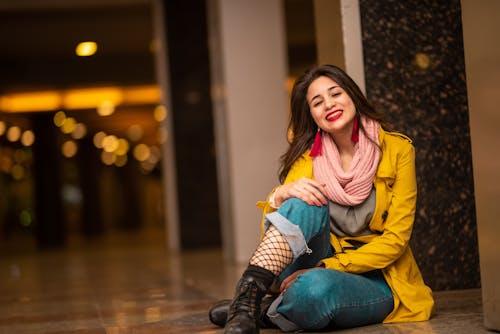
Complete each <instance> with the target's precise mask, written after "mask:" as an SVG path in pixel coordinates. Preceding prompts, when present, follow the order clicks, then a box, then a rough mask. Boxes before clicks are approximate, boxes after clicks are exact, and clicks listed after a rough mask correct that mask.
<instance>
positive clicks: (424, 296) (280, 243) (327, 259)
mask: <svg viewBox="0 0 500 334" xmlns="http://www.w3.org/2000/svg"><path fill="white" fill-rule="evenodd" d="M382 125H385V124H384V123H383V118H382V115H380V114H379V113H377V112H376V111H375V110H374V109H373V108H372V107H371V106H370V105H369V103H368V101H367V100H366V98H365V97H364V96H363V94H362V93H361V91H360V89H359V87H358V86H357V85H356V84H355V83H354V81H353V80H352V79H351V78H350V77H349V76H348V75H347V74H346V73H344V72H343V71H342V70H341V69H339V68H337V67H335V66H331V65H323V66H319V67H316V68H314V69H312V70H310V71H308V72H306V73H305V74H304V75H303V76H302V77H301V78H299V79H298V80H297V81H296V83H295V85H294V87H293V91H292V97H291V119H290V124H289V127H290V130H291V133H292V134H293V138H292V139H291V142H290V146H289V148H288V150H287V152H286V153H285V154H284V155H283V157H282V159H281V170H280V182H281V183H282V184H281V185H280V186H278V187H277V188H275V189H274V190H273V191H272V192H271V194H270V196H269V197H268V200H267V201H266V202H260V203H259V206H260V207H262V208H263V210H264V221H263V226H264V231H265V233H264V234H263V238H262V240H261V242H260V244H259V246H258V247H257V250H256V251H255V253H254V254H253V256H252V257H251V259H250V263H249V266H248V268H247V269H246V270H245V272H244V273H243V275H242V278H241V279H240V281H239V283H238V286H237V288H236V294H235V296H234V298H233V300H232V301H230V302H220V303H218V304H216V305H214V307H213V308H212V309H211V310H210V318H211V320H212V322H214V323H216V324H219V325H224V323H225V333H258V332H259V327H261V326H262V324H264V325H266V324H267V325H269V324H274V325H276V326H278V327H279V328H281V329H282V330H284V331H296V330H325V329H333V328H346V327H356V326H362V325H367V324H372V323H379V322H385V323H389V322H402V321H420V320H427V319H429V317H430V316H431V313H432V309H433V305H434V301H433V297H432V292H431V290H430V289H429V288H428V287H427V286H426V285H425V284H424V282H423V280H422V276H421V274H420V271H419V269H418V267H417V264H416V262H415V259H414V257H413V255H412V252H411V249H410V246H409V240H410V235H411V231H412V227H413V221H414V215H415V205H416V194H417V186H416V178H415V157H414V148H413V146H412V145H411V141H410V140H409V139H408V138H407V137H405V136H404V135H401V134H397V133H391V132H386V131H385V130H384V129H383V128H382ZM275 279H276V280H277V281H279V282H280V289H279V296H278V297H277V298H275V299H274V298H271V299H270V298H268V297H266V298H264V301H263V297H264V295H265V294H266V293H267V292H269V290H270V287H271V285H272V283H273V281H275ZM269 301H272V303H271V304H270V302H269ZM269 304H270V306H269ZM261 306H263V308H264V311H265V312H262V314H261ZM226 315H227V318H226Z"/></svg>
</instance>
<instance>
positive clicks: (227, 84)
mask: <svg viewBox="0 0 500 334" xmlns="http://www.w3.org/2000/svg"><path fill="white" fill-rule="evenodd" d="M464 4H468V2H466V1H465V2H464ZM491 6H494V5H493V4H491V3H490V4H486V3H485V4H484V7H482V8H486V9H488V8H491ZM462 8H468V11H467V12H466V13H465V14H467V15H469V14H470V15H469V16H468V17H470V19H469V21H468V22H469V24H470V26H471V27H473V26H476V25H478V24H480V21H481V19H480V17H481V15H480V14H477V13H476V12H474V11H473V9H471V8H470V7H464V6H462V3H461V2H460V1H458V0H454V1H450V2H446V3H444V2H440V1H433V0H426V1H408V2H404V3H399V2H395V1H380V2H376V3H375V4H373V3H371V2H370V1H368V0H359V1H340V0H339V1H323V0H315V1H309V0H283V1H277V0H276V1H270V2H266V1H257V2H246V1H222V0H221V1H217V0H206V1H204V0H189V1H159V0H103V1H100V0H99V1H98V0H92V1H83V0H82V1H80V0H72V1H69V0H68V1H63V0H46V1H35V0H23V1H21V0H18V1H8V0H2V1H0V43H1V45H2V52H0V252H1V254H2V256H7V257H8V256H9V255H13V254H19V253H32V254H36V253H37V252H40V251H43V250H44V249H58V250H62V251H64V250H68V249H71V248H73V247H82V248H85V247H89V245H92V242H94V241H96V240H97V241H99V242H103V243H109V245H111V247H112V245H113V244H112V243H113V242H115V241H116V240H115V239H117V238H118V239H119V236H120V235H128V236H130V235H132V236H134V237H135V239H134V240H135V241H134V242H138V243H141V242H142V243H148V242H154V243H158V244H161V245H163V246H164V247H165V248H166V249H167V250H169V251H174V252H178V251H183V250H190V249H202V250H203V249H221V250H222V251H223V253H224V258H225V259H226V260H228V261H232V262H240V263H241V262H245V261H246V259H247V258H248V256H249V254H250V252H251V251H252V250H253V249H254V247H255V244H256V242H257V240H258V235H259V229H260V227H259V221H260V213H259V211H258V210H257V209H256V208H255V207H254V203H255V202H256V201H258V200H262V199H265V197H266V195H267V192H268V191H269V190H270V189H271V188H272V187H273V186H274V185H276V184H277V182H278V180H277V168H278V159H279V156H280V155H281V154H282V153H283V151H284V149H285V147H286V139H285V138H286V123H287V113H288V101H287V99H288V94H289V91H290V87H291V84H292V83H293V80H294V78H296V77H297V76H298V75H300V74H301V73H302V72H303V71H304V70H305V69H307V68H309V67H311V66H312V65H314V64H316V63H333V64H337V65H338V66H340V67H342V68H344V69H346V70H347V72H348V73H349V74H351V76H353V77H354V79H355V80H356V81H357V82H358V84H359V85H360V86H361V87H362V89H363V90H364V91H365V92H366V94H367V96H368V98H369V99H370V100H371V101H372V102H373V103H374V105H375V106H376V107H377V108H380V109H381V110H384V111H386V112H387V115H388V118H389V120H390V121H391V122H392V123H393V125H394V129H395V130H398V131H401V132H404V133H406V134H407V135H409V136H410V137H411V138H412V139H413V141H414V142H413V143H414V145H415V147H416V149H417V174H418V179H419V202H418V208H417V216H416V222H415V229H414V234H413V240H412V245H413V248H414V251H415V254H416V257H417V260H418V262H419V264H420V266H421V268H422V271H423V273H424V277H425V278H426V280H427V281H428V282H429V283H430V285H431V286H432V287H433V288H435V289H456V288H471V287H479V286H480V276H479V254H478V243H477V224H476V211H475V210H476V207H475V205H476V202H475V197H474V182H473V181H474V180H473V169H472V151H471V138H470V128H469V106H468V102H469V101H468V94H470V92H471V91H470V90H468V89H467V83H466V75H465V73H466V68H465V59H466V58H465V55H467V52H465V53H464V38H463V36H464V33H463V27H462V16H463V15H465V14H464V13H463V12H462ZM485 48H486V47H485ZM475 50H478V49H477V48H475ZM478 54H479V55H480V57H483V56H485V55H487V52H480V53H478ZM470 68H473V65H471V67H470ZM479 132H481V131H479ZM481 161H484V160H481ZM478 166H479V165H478ZM127 240H128V239H127ZM127 242H128V241H127Z"/></svg>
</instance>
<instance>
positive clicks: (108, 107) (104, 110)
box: [97, 100, 115, 116]
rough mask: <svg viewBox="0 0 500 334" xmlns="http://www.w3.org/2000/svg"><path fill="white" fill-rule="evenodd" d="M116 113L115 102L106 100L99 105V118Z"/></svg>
mask: <svg viewBox="0 0 500 334" xmlns="http://www.w3.org/2000/svg"><path fill="white" fill-rule="evenodd" d="M114 112H115V104H114V103H113V101H109V100H105V101H102V102H101V103H100V104H99V107H97V113H98V114H99V116H109V115H112V114H113V113H114Z"/></svg>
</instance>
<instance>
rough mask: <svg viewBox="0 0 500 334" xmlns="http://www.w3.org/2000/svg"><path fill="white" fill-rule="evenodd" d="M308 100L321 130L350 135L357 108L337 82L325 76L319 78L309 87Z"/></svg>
mask: <svg viewBox="0 0 500 334" xmlns="http://www.w3.org/2000/svg"><path fill="white" fill-rule="evenodd" d="M306 99H307V103H308V104H309V109H310V111H311V115H312V117H313V119H314V121H315V122H316V124H317V125H318V127H319V128H321V129H322V130H323V131H326V132H328V133H330V134H341V133H344V132H345V133H346V134H349V135H350V133H351V132H352V123H353V120H354V117H355V115H356V107H355V106H354V102H353V101H352V99H351V97H350V96H349V95H348V94H347V93H346V91H345V90H344V89H343V88H341V87H340V86H339V85H338V84H337V83H336V82H335V81H333V80H332V79H330V78H328V77H325V76H322V77H319V78H317V79H316V80H314V81H313V82H312V83H311V84H310V85H309V88H308V89H307V95H306Z"/></svg>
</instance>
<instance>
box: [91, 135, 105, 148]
mask: <svg viewBox="0 0 500 334" xmlns="http://www.w3.org/2000/svg"><path fill="white" fill-rule="evenodd" d="M105 137H106V133H105V132H103V131H99V132H98V133H96V134H95V135H94V138H93V141H94V145H95V147H97V148H102V141H103V140H104V138H105Z"/></svg>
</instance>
